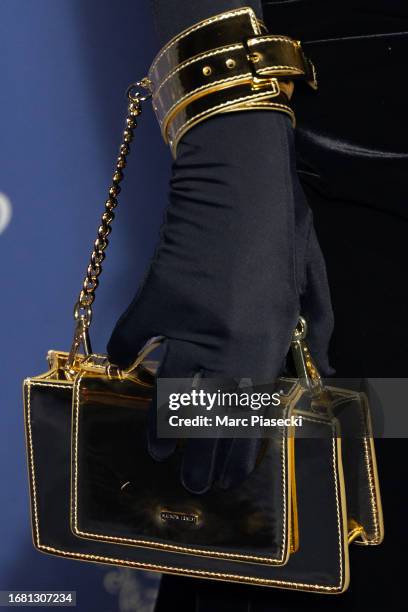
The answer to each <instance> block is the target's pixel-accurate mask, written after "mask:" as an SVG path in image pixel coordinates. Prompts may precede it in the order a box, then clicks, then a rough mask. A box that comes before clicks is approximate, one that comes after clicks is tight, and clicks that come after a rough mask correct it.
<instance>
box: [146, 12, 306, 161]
mask: <svg viewBox="0 0 408 612" xmlns="http://www.w3.org/2000/svg"><path fill="white" fill-rule="evenodd" d="M297 79H302V80H304V81H305V82H306V83H308V84H309V85H310V86H311V87H313V88H314V89H316V88H317V83H316V73H315V69H314V66H313V64H312V62H311V61H310V60H309V59H307V58H306V57H305V55H304V53H303V50H302V47H301V43H300V42H299V41H298V40H293V39H291V38H288V37H287V36H278V35H272V34H268V32H267V31H266V28H265V25H264V24H263V23H262V22H261V21H260V20H258V19H257V17H256V15H255V13H254V11H253V10H252V9H251V8H242V9H237V10H232V11H227V12H224V13H221V14H219V15H215V16H213V17H210V18H209V19H205V20H204V21H200V22H199V23H196V24H195V25H193V26H191V27H190V28H188V29H187V30H184V31H183V32H181V33H180V34H178V35H177V36H175V37H174V38H173V39H172V40H170V42H169V43H168V44H167V45H165V47H163V49H161V51H160V52H159V53H158V55H157V56H156V58H155V59H154V61H153V63H152V65H151V67H150V69H149V73H148V76H147V78H146V79H144V82H145V84H146V83H147V85H148V87H149V89H150V91H151V94H152V99H153V108H154V111H155V113H156V116H157V119H158V121H159V124H160V127H161V131H162V134H163V138H164V140H165V142H167V143H168V144H169V145H170V147H171V150H172V153H173V155H174V156H175V154H176V148H177V144H178V142H179V140H180V138H181V137H182V136H183V134H185V133H186V132H187V131H188V130H189V129H190V128H191V127H193V126H194V125H196V124H197V123H199V122H201V121H204V120H205V119H207V118H208V117H210V116H212V115H216V114H218V113H225V112H232V111H241V110H254V109H269V110H274V111H279V112H283V113H286V114H288V115H289V116H290V117H291V119H292V122H293V123H294V121H295V117H294V113H293V110H292V109H291V107H290V103H289V98H290V93H289V92H290V91H291V85H290V81H292V80H297Z"/></svg>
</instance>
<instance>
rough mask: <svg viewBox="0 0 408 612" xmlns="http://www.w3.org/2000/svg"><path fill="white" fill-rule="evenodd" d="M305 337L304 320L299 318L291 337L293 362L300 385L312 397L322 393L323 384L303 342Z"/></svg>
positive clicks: (305, 324) (305, 327)
mask: <svg viewBox="0 0 408 612" xmlns="http://www.w3.org/2000/svg"><path fill="white" fill-rule="evenodd" d="M306 335H307V323H306V320H305V319H304V318H303V317H299V321H298V324H297V325H296V327H295V329H294V332H293V335H292V355H293V361H294V363H295V368H296V373H297V376H298V378H299V382H300V384H301V385H302V386H303V387H304V388H305V389H307V390H308V391H309V392H311V393H312V394H313V395H318V394H320V393H321V392H322V391H323V382H322V379H321V377H320V374H319V371H318V369H317V367H316V364H315V363H314V361H313V359H312V356H311V354H310V351H309V348H308V346H307V344H306V342H305V338H306Z"/></svg>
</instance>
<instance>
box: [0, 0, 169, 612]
mask: <svg viewBox="0 0 408 612" xmlns="http://www.w3.org/2000/svg"><path fill="white" fill-rule="evenodd" d="M0 47H1V48H0V63H1V98H0V111H1V112H0V121H1V126H0V138H1V149H0V151H1V153H0V155H1V164H0V192H1V193H2V194H4V196H5V197H6V198H7V199H8V200H9V201H10V203H11V206H12V217H11V220H10V223H9V224H8V225H7V227H5V228H4V230H3V232H2V233H1V234H0V262H1V284H0V287H1V302H0V308H1V368H0V376H1V384H0V389H1V446H0V452H1V456H0V470H1V487H0V491H1V495H2V499H1V520H0V589H3V590H6V589H7V590H8V589H10V590H18V589H37V590H40V589H43V590H52V589H57V590H58V589H64V590H69V589H73V590H76V591H77V593H78V597H77V599H78V606H77V609H79V610H84V611H85V610H86V611H87V612H91V611H92V610H98V611H101V612H102V611H113V610H138V611H140V612H142V611H144V610H149V609H150V603H151V601H152V600H153V597H154V592H155V587H156V586H157V576H156V575H152V574H146V573H145V574H143V573H140V572H133V571H130V570H118V569H115V568H111V567H107V566H106V567H105V566H97V565H91V564H85V563H78V562H75V561H69V560H64V559H59V558H54V557H51V556H46V555H43V554H40V553H39V552H37V551H35V550H34V549H33V547H32V544H31V529H30V524H29V503H28V491H27V474H26V460H25V447H24V427H23V409H22V397H21V385H22V380H23V378H25V377H27V376H32V375H35V374H38V373H40V372H41V371H44V370H45V369H46V361H45V356H46V353H47V350H48V349H50V348H54V349H61V350H68V349H69V346H70V343H71V339H72V333H73V321H72V307H73V304H74V302H75V300H76V297H77V295H78V292H79V289H80V285H81V282H82V277H83V274H84V272H85V269H86V265H87V260H88V257H89V252H90V249H91V246H92V243H93V241H94V239H95V237H96V235H95V234H96V229H97V226H98V221H99V217H100V215H101V212H102V210H103V205H104V201H105V199H106V197H105V196H106V191H107V186H108V185H109V182H110V177H111V174H112V168H113V163H114V160H115V157H116V155H117V148H118V144H119V140H120V136H121V131H122V129H123V120H124V113H125V109H126V103H125V98H124V92H125V90H126V87H127V85H128V84H129V83H130V82H132V81H135V80H138V79H139V78H141V77H142V76H144V75H145V73H146V71H147V68H148V66H149V64H150V62H151V60H152V58H153V56H154V55H155V53H156V52H157V48H156V41H155V36H154V30H153V20H152V16H151V13H150V6H149V2H148V0H121V1H120V2H113V0H0ZM169 171H170V154H169V151H168V150H167V148H166V147H165V145H164V143H163V142H162V140H161V137H160V133H159V129H158V125H157V123H156V120H155V118H154V116H153V113H152V110H151V108H150V106H149V104H147V105H146V106H145V111H144V114H143V116H142V118H141V125H140V127H139V128H138V129H137V131H136V137H135V141H134V145H133V147H132V154H131V156H130V161H129V165H128V168H127V171H126V179H125V181H124V184H123V185H124V186H123V191H122V194H121V197H120V204H119V208H118V213H117V218H116V219H115V222H114V229H113V233H112V238H111V243H110V247H109V255H108V258H107V261H106V263H105V266H104V273H103V275H102V279H103V280H102V284H101V287H100V289H99V291H98V296H97V299H96V308H95V316H94V323H93V326H92V339H93V345H94V346H93V348H94V350H97V351H102V352H103V351H104V350H105V346H106V342H107V340H108V338H109V335H110V332H111V330H112V327H113V325H114V323H115V321H116V319H117V318H118V316H119V314H120V313H121V312H122V311H123V310H124V308H125V307H126V306H127V304H128V302H129V301H130V299H131V298H132V296H133V294H134V292H135V290H136V288H137V285H138V282H139V280H140V278H141V275H142V274H143V271H144V269H145V266H146V264H147V262H148V259H149V256H150V254H151V253H152V250H153V247H154V244H155V242H156V240H157V236H158V229H159V226H160V223H161V219H162V213H163V207H164V206H165V202H166V191H167V181H168V176H169ZM4 196H3V204H4V200H5V199H6V198H4ZM2 214H3V219H4V207H3V213H2Z"/></svg>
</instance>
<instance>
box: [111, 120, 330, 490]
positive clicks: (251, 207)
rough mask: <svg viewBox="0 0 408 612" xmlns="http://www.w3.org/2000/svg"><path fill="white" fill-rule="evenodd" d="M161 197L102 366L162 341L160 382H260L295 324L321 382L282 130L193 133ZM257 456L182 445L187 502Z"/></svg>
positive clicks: (226, 127) (312, 272)
mask: <svg viewBox="0 0 408 612" xmlns="http://www.w3.org/2000/svg"><path fill="white" fill-rule="evenodd" d="M169 198H170V201H169V205H168V208H167V212H166V217H165V222H164V224H163V226H162V228H161V235H160V241H159V244H158V246H157V249H156V251H155V254H154V256H153V259H152V262H151V264H150V269H149V270H148V273H147V275H146V276H145V278H144V281H143V283H142V285H141V286H140V288H139V290H138V292H137V294H136V297H135V298H134V300H133V301H132V303H131V304H130V306H129V307H128V309H127V310H126V312H125V313H124V314H123V315H122V316H121V317H120V319H119V321H118V323H117V324H116V327H115V329H114V331H113V334H112V336H111V339H110V341H109V344H108V355H109V358H110V360H111V361H112V362H113V363H116V364H118V365H119V366H121V367H126V366H128V365H130V364H131V362H132V361H134V359H135V357H136V355H137V353H138V351H139V350H140V349H141V347H142V346H143V345H144V344H145V342H146V341H147V340H148V339H149V338H151V337H152V336H159V335H162V336H165V338H166V339H167V340H166V350H165V354H164V357H163V359H162V362H161V365H160V368H159V372H158V375H159V376H161V377H166V378H172V377H174V378H189V377H193V376H194V375H195V374H196V373H200V375H201V376H202V377H203V378H211V377H214V378H224V377H225V378H236V379H240V378H251V379H252V381H253V382H254V384H259V383H265V382H271V381H272V380H273V379H275V378H276V377H277V376H278V375H279V374H280V372H281V370H282V367H283V365H284V362H285V356H286V354H287V352H288V350H289V347H290V341H291V336H292V331H293V329H294V327H295V326H296V323H297V320H298V316H299V314H300V313H301V314H302V315H303V316H304V317H305V318H306V320H307V321H308V323H309V327H310V330H311V334H310V336H309V346H310V349H311V353H312V355H313V356H314V358H315V361H316V363H317V365H318V367H319V368H320V370H321V372H322V374H324V375H327V374H329V373H330V371H331V370H330V366H329V363H328V358H327V349H328V342H329V339H330V335H331V332H332V326H333V317H332V310H331V304H330V296H329V290H328V285H327V279H326V272H325V265H324V261H323V258H322V255H321V251H320V248H319V245H318V242H317V239H316V235H315V232H314V229H313V224H312V215H311V211H310V209H309V207H308V205H307V203H306V201H305V198H304V195H303V192H302V189H301V186H300V184H299V181H298V178H297V174H296V168H295V154H294V144H293V130H292V126H291V124H290V120H289V119H288V118H287V117H286V116H284V115H281V114H279V113H275V112H269V111H250V112H246V113H231V114H224V115H218V116H216V117H213V118H212V119H210V120H207V121H206V122H204V123H201V124H199V125H197V126H196V127H194V128H193V129H192V130H190V131H189V132H187V134H185V136H184V137H183V138H182V140H181V142H180V143H179V146H178V154H177V159H176V161H175V162H174V164H173V173H172V179H171V182H170V196H169ZM152 410H153V411H154V410H155V407H153V408H152ZM154 422H155V421H154V416H153V417H152V424H153V428H154ZM151 434H152V432H151ZM154 434H155V432H154V431H153V435H150V441H149V449H150V453H151V454H152V456H153V457H155V458H156V459H158V460H163V459H165V458H166V457H167V456H169V454H171V453H172V452H173V450H174V448H175V443H176V441H175V440H173V439H161V440H158V439H157V438H156V437H155V435H154ZM258 450H259V441H258V440H254V439H239V440H238V439H236V440H235V439H234V440H221V441H219V440H218V441H217V440H206V439H205V440H197V439H195V440H192V443H191V444H189V443H187V444H186V447H185V449H184V460H183V467H182V475H181V477H182V482H183V484H184V485H185V486H186V488H187V489H189V490H190V491H193V492H196V493H202V492H204V491H206V490H208V488H209V487H210V486H211V485H212V484H213V482H216V483H217V484H218V485H219V486H222V487H228V486H231V485H233V484H235V483H236V482H239V481H240V480H241V479H242V478H244V477H245V476H246V475H247V474H249V473H250V472H251V471H252V470H253V468H254V465H255V461H256V457H257V454H258Z"/></svg>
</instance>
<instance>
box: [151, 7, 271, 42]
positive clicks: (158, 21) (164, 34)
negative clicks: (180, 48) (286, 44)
mask: <svg viewBox="0 0 408 612" xmlns="http://www.w3.org/2000/svg"><path fill="white" fill-rule="evenodd" d="M151 4H152V9H153V14H154V21H155V26H156V31H157V34H158V37H159V44H160V47H162V46H163V45H165V44H166V42H167V41H169V40H170V39H171V38H173V36H176V34H178V33H179V32H181V31H182V30H185V29H186V28H188V27H190V26H191V25H193V24H194V23H197V22H198V21H201V20H202V19H206V18H207V17H211V16H212V15H217V14H218V13H222V12H224V11H230V10H233V9H235V8H242V7H244V6H250V7H251V8H253V9H254V11H255V13H256V15H257V17H259V18H261V17H262V5H261V0H217V1H216V2H214V0H151Z"/></svg>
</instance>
